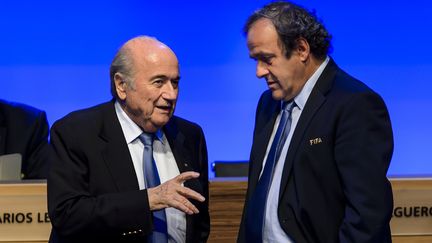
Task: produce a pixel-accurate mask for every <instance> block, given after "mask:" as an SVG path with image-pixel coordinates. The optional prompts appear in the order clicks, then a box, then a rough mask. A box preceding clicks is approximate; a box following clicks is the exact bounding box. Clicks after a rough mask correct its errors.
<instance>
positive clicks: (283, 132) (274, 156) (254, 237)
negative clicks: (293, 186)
mask: <svg viewBox="0 0 432 243" xmlns="http://www.w3.org/2000/svg"><path fill="white" fill-rule="evenodd" d="M294 106H295V103H294V101H292V102H289V103H287V102H285V103H284V104H283V107H282V115H281V118H280V121H279V125H278V128H277V131H276V134H275V136H274V139H273V142H272V145H271V147H270V151H269V153H268V155H267V160H266V163H265V166H264V170H263V172H262V174H261V177H260V178H259V180H258V183H257V186H256V188H255V191H254V192H253V193H252V196H251V197H250V200H249V201H248V206H247V211H246V217H245V230H246V239H247V242H262V239H263V238H262V236H263V235H262V233H263V232H262V231H263V228H264V227H263V226H264V217H265V215H264V214H265V209H266V202H267V194H268V191H269V189H270V185H271V181H272V178H273V170H274V168H275V164H276V163H277V161H278V160H279V157H280V154H281V152H282V148H283V145H284V143H285V140H286V139H287V137H288V134H289V131H290V129H291V112H292V109H293V107H294ZM275 220H277V219H275Z"/></svg>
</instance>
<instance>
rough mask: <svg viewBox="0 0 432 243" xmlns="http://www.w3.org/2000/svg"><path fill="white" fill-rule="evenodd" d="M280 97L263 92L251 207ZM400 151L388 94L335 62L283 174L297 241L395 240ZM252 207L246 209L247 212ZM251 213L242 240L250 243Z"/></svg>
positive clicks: (283, 196)
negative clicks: (394, 160) (395, 174)
mask: <svg viewBox="0 0 432 243" xmlns="http://www.w3.org/2000/svg"><path fill="white" fill-rule="evenodd" d="M279 104H280V102H279V101H275V100H274V99H273V98H272V95H271V92H270V91H266V92H264V93H263V95H262V96H261V98H260V101H259V104H258V108H257V113H256V121H255V130H254V138H253V145H252V151H251V155H250V165H249V182H248V190H247V196H246V202H245V209H246V208H247V207H248V202H249V200H250V197H251V195H252V192H253V191H254V190H255V187H256V185H257V181H258V179H259V174H260V171H261V169H262V162H263V159H264V156H265V153H266V148H267V144H268V143H269V139H270V136H271V133H272V130H273V127H274V124H275V120H276V117H277V115H278V113H279V111H280V105H279ZM392 153H393V135H392V129H391V124H390V118H389V114H388V111H387V108H386V106H385V104H384V101H383V100H382V99H381V97H380V96H379V95H378V94H376V93H375V92H374V91H372V90H371V89H370V88H368V87H367V86H366V85H365V84H363V83H362V82H360V81H358V80H356V79H354V78H353V77H351V76H349V75H348V74H347V73H345V72H344V71H342V70H341V69H339V68H338V67H337V65H336V64H335V63H334V61H333V60H330V62H329V63H328V64H327V66H326V68H325V69H324V71H323V73H322V75H321V76H320V77H319V79H318V81H317V83H316V85H315V87H314V88H313V90H312V93H311V94H310V96H309V98H308V100H307V103H306V105H305V107H304V110H303V111H302V114H301V116H300V118H299V121H298V124H297V127H296V128H295V131H294V133H293V137H292V139H291V143H290V147H289V150H288V155H287V157H286V159H285V165H284V168H283V173H282V181H281V187H280V195H279V203H278V209H277V212H278V218H277V219H275V220H279V223H280V225H281V228H282V229H283V230H284V231H285V232H286V233H287V235H289V236H290V237H291V238H292V239H293V240H294V242H297V243H302V242H326V243H327V242H328V243H334V242H376V243H383V242H391V236H390V228H389V221H390V219H391V214H392V209H393V197H392V190H391V185H390V183H389V181H388V180H387V178H386V173H387V170H388V167H389V164H390V160H391V156H392ZM244 212H245V211H244ZM244 220H245V214H243V218H242V224H241V227H240V232H239V237H238V242H245V232H244V223H243V222H244Z"/></svg>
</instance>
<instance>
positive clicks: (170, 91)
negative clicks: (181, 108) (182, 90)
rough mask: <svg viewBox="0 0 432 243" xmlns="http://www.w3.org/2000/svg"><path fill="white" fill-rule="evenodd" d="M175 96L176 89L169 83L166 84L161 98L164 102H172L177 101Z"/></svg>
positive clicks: (176, 93)
mask: <svg viewBox="0 0 432 243" xmlns="http://www.w3.org/2000/svg"><path fill="white" fill-rule="evenodd" d="M177 95H178V88H176V87H174V85H173V84H172V83H171V82H166V83H165V85H164V87H163V90H162V97H163V98H164V99H166V100H171V101H174V100H176V99H177Z"/></svg>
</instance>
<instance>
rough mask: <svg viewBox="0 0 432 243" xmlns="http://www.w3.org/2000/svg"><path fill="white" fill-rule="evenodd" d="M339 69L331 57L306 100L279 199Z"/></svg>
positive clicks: (287, 162) (291, 143)
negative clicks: (305, 137)
mask: <svg viewBox="0 0 432 243" xmlns="http://www.w3.org/2000/svg"><path fill="white" fill-rule="evenodd" d="M337 70H338V67H337V66H336V64H335V62H334V61H333V60H332V59H330V61H329V63H328V64H327V66H326V68H325V69H324V71H323V73H322V74H321V76H320V77H319V78H318V81H317V83H316V84H315V87H314V88H313V90H312V92H311V94H310V96H309V98H308V100H307V102H306V105H305V107H304V110H303V111H302V113H301V115H300V118H299V121H298V122H297V126H296V128H295V131H294V134H293V136H292V138H291V142H290V146H289V149H288V154H287V157H286V159H285V164H284V169H283V172H282V181H281V187H280V191H279V200H280V199H281V198H282V196H283V193H285V192H286V187H287V185H288V181H289V179H290V177H291V170H292V166H293V164H294V163H295V158H296V155H297V152H298V148H299V146H300V144H301V142H302V141H303V140H304V135H305V132H306V130H307V128H308V127H309V124H310V122H311V120H312V119H313V117H314V115H315V113H316V112H317V111H318V109H319V108H320V107H321V105H322V104H323V103H324V102H325V100H326V97H325V95H326V94H327V92H328V91H329V90H330V88H331V86H332V84H333V80H334V77H335V75H336V71H337Z"/></svg>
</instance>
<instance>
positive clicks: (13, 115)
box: [0, 100, 51, 179]
mask: <svg viewBox="0 0 432 243" xmlns="http://www.w3.org/2000/svg"><path fill="white" fill-rule="evenodd" d="M48 131H49V128H48V122H47V118H46V114H45V112H44V111H41V110H38V109H36V108H33V107H31V106H27V105H24V104H18V103H11V102H7V101H4V100H0V155H6V154H14V153H19V154H21V156H22V166H21V173H22V175H23V179H46V178H47V175H48V168H49V159H50V155H51V150H50V147H49V146H48Z"/></svg>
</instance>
